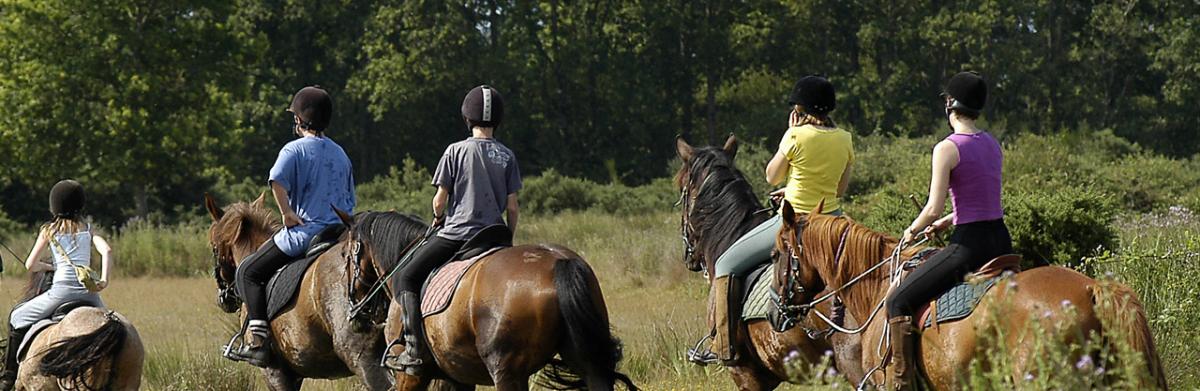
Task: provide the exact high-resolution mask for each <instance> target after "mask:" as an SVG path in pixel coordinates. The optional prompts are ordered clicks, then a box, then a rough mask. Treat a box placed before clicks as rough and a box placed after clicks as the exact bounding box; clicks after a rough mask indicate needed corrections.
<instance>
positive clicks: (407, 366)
mask: <svg viewBox="0 0 1200 391" xmlns="http://www.w3.org/2000/svg"><path fill="white" fill-rule="evenodd" d="M383 365H384V366H386V367H388V368H391V369H395V370H397V371H404V373H407V374H408V375H409V376H421V375H423V374H425V362H424V361H422V360H421V359H419V358H416V357H413V356H410V355H409V354H408V350H407V349H405V351H404V352H401V353H400V354H399V355H396V356H388V357H386V358H385V359H384V360H383Z"/></svg>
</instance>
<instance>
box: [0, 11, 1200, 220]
mask: <svg viewBox="0 0 1200 391" xmlns="http://www.w3.org/2000/svg"><path fill="white" fill-rule="evenodd" d="M1197 15H1200V3H1196V2H1178V1H1164V0H1155V1H1130V0H1127V1H1106V2H1091V1H1087V2H1058V1H1048V0H982V1H966V2H959V1H950V2H947V1H910V0H899V1H853V2H846V1H819V0H811V1H805V0H800V1H781V0H745V1H685V0H663V1H582V2H580V1H559V0H547V1H517V0H496V1H432V0H408V1H401V0H390V1H388V0H383V1H350V0H340V1H300V0H172V1H166V0H86V1H85V0H0V110H2V111H0V187H2V188H3V190H2V191H0V205H2V206H3V211H5V212H7V214H8V215H10V216H13V217H14V218H17V219H19V220H22V221H33V220H36V219H40V218H42V217H44V209H45V207H44V205H43V204H44V193H45V190H46V189H47V188H48V187H49V185H50V184H52V183H53V182H54V181H56V180H58V179H60V178H64V177H75V178H79V179H81V180H83V181H84V182H85V183H87V184H88V186H89V189H90V190H91V191H92V193H93V194H94V199H101V200H104V201H103V202H95V203H93V204H92V205H91V209H92V212H93V213H94V214H96V215H97V216H99V217H101V218H102V219H105V220H107V221H110V222H119V221H122V220H123V219H124V218H126V217H129V216H135V215H142V216H145V215H147V214H148V213H149V212H151V211H158V212H161V213H162V214H164V215H165V216H167V217H172V216H176V215H179V214H181V213H185V212H188V211H191V210H194V209H195V208H196V205H198V202H197V201H196V200H197V199H198V194H200V193H201V192H203V191H205V190H207V189H212V188H214V187H221V186H229V185H231V184H235V183H242V182H244V181H247V180H250V181H254V182H255V183H257V182H259V181H261V180H262V179H263V178H264V177H265V172H266V170H267V168H268V167H269V166H270V164H271V162H272V161H273V159H274V158H275V153H276V152H277V151H278V148H279V147H280V146H281V145H282V144H283V143H285V142H286V141H287V140H288V139H289V138H290V137H291V133H290V131H289V126H290V116H289V115H288V114H286V113H285V112H284V108H285V107H286V105H287V102H288V100H289V98H290V96H289V95H290V94H291V93H292V92H294V91H295V90H297V89H298V88H299V87H301V86H304V85H311V84H319V85H321V86H324V87H326V88H327V89H329V90H330V91H331V93H332V94H333V96H334V99H335V104H336V114H335V119H334V123H333V126H332V127H331V131H330V135H331V137H334V138H335V139H336V140H338V141H339V142H340V143H341V144H342V145H343V146H344V147H346V149H347V151H348V153H349V154H350V156H351V158H352V159H353V160H354V163H355V171H356V172H355V174H356V177H357V178H359V180H360V181H366V180H369V179H371V178H373V177H375V176H377V175H379V174H384V173H386V172H388V169H389V167H391V166H395V165H398V164H400V162H401V160H402V159H403V158H404V157H406V156H408V157H412V158H414V159H416V161H417V162H418V163H419V164H421V165H425V166H430V165H432V164H433V163H434V162H435V161H436V159H437V158H438V156H440V154H441V151H442V149H443V148H444V147H445V145H446V144H448V143H449V142H451V141H454V140H456V139H459V138H462V137H464V136H465V135H466V132H465V129H464V127H463V125H462V121H461V118H460V117H459V115H458V107H459V103H460V101H461V98H462V95H463V94H464V93H465V92H466V91H467V90H468V89H470V88H471V87H473V86H475V85H478V84H481V83H488V84H492V85H494V86H495V87H497V88H498V89H500V90H501V91H502V92H503V93H504V95H505V97H506V99H507V100H508V102H509V103H508V106H507V107H508V108H509V113H508V116H507V118H506V125H505V126H504V127H503V128H502V130H501V131H500V133H499V137H500V138H501V139H502V140H504V141H505V142H506V143H507V144H509V146H511V147H512V148H513V149H514V150H515V151H517V153H518V154H519V157H520V159H521V162H522V169H523V171H524V172H526V173H537V172H540V171H542V170H545V169H548V168H554V169H556V170H557V171H558V172H560V173H562V174H564V175H569V176H574V177H584V178H589V179H592V180H597V181H601V182H621V183H626V184H639V183H644V182H646V181H648V180H650V179H652V178H656V177H661V176H664V175H666V173H667V168H666V167H667V166H668V164H669V161H670V160H671V159H672V158H673V148H671V145H672V144H671V141H672V139H673V138H674V137H675V135H677V134H683V135H685V136H686V137H688V138H689V139H691V140H692V141H693V142H695V143H705V142H709V141H713V142H715V141H716V140H719V139H721V138H722V137H724V135H725V134H727V133H731V132H732V133H735V134H737V135H738V136H740V137H742V138H743V139H748V140H752V141H757V142H766V143H773V142H774V141H775V140H774V137H777V136H776V135H777V134H779V132H780V131H781V130H782V127H783V126H784V123H785V121H786V110H787V107H785V105H784V104H783V100H784V97H785V95H786V93H787V91H788V89H789V88H790V87H791V84H792V83H793V82H794V81H795V79H797V78H798V77H800V76H802V75H805V74H810V73H822V74H825V75H828V76H829V77H830V79H831V80H832V81H833V82H834V83H835V84H836V85H837V88H838V96H839V100H840V102H839V107H838V109H837V111H836V112H835V113H834V114H835V120H837V121H838V123H839V124H840V125H842V126H844V127H847V128H850V129H853V130H854V131H855V132H857V133H859V134H894V135H901V136H906V135H927V134H930V133H937V132H943V131H944V124H943V121H944V119H943V117H942V113H941V107H940V105H939V101H938V99H937V94H938V92H939V91H940V86H941V83H942V82H943V80H944V79H946V78H947V77H948V76H950V75H952V74H953V73H955V72H958V71H960V70H963V69H972V70H976V71H979V72H981V73H982V74H984V75H985V76H986V77H988V78H989V79H990V80H991V81H992V83H993V90H992V96H993V98H992V99H991V101H990V102H989V106H988V109H987V112H986V114H985V118H987V119H988V122H987V125H988V126H989V127H991V128H993V129H995V130H996V131H997V133H1000V134H1002V135H1005V134H1016V133H1023V132H1032V133H1042V134H1044V133H1054V132H1061V131H1093V130H1100V129H1111V130H1112V131H1113V132H1114V133H1115V134H1117V135H1119V136H1122V137H1125V138H1127V139H1130V140H1132V141H1135V142H1138V143H1140V144H1142V145H1143V146H1145V147H1148V148H1151V149H1153V150H1155V151H1158V152H1161V153H1166V154H1170V155H1174V156H1190V155H1191V154H1194V153H1196V152H1197V151H1198V150H1200V137H1197V136H1196V125H1195V124H1196V123H1200V110H1196V109H1195V107H1196V104H1195V103H1194V102H1196V101H1198V99H1200V65H1198V64H1200V17H1198V16H1197Z"/></svg>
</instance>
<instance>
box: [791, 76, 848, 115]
mask: <svg viewBox="0 0 1200 391" xmlns="http://www.w3.org/2000/svg"><path fill="white" fill-rule="evenodd" d="M787 103H788V104H789V105H800V106H804V111H806V112H808V113H809V114H814V115H825V114H827V113H829V112H830V111H833V109H834V108H836V107H837V96H836V94H835V93H834V91H833V83H830V82H829V80H828V79H826V78H825V76H821V75H808V76H805V77H802V78H800V81H797V82H796V86H795V87H792V93H791V94H790V95H788V101H787Z"/></svg>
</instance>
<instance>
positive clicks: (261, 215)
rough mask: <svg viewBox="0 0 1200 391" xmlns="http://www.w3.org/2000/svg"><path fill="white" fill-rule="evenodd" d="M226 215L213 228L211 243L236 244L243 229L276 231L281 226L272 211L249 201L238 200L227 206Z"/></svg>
mask: <svg viewBox="0 0 1200 391" xmlns="http://www.w3.org/2000/svg"><path fill="white" fill-rule="evenodd" d="M224 210H225V216H224V217H222V218H221V220H220V221H218V222H217V223H216V225H217V226H216V227H215V228H216V229H213V230H211V231H210V232H211V233H210V237H209V241H210V243H228V244H230V245H232V244H234V243H235V242H236V241H237V239H238V236H239V235H241V233H242V230H243V229H247V228H248V229H251V230H259V231H265V232H275V231H278V230H279V228H280V225H281V224H280V223H279V220H278V219H276V218H275V216H274V215H272V214H271V211H269V210H267V208H263V207H261V206H254V205H253V204H251V203H247V202H237V203H234V204H231V205H229V206H226V207H225V209H224Z"/></svg>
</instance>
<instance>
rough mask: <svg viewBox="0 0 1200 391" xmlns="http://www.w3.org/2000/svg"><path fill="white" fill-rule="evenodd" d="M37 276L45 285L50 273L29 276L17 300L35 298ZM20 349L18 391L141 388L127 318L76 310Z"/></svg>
mask: <svg viewBox="0 0 1200 391" xmlns="http://www.w3.org/2000/svg"><path fill="white" fill-rule="evenodd" d="M43 278H44V279H46V280H47V281H48V280H49V278H51V276H50V273H45V272H39V273H30V281H29V285H28V286H27V287H26V290H25V294H24V298H23V299H21V302H24V301H26V300H29V299H31V298H33V297H34V296H37V295H38V293H39V291H40V290H41V287H42V285H43V284H41V281H43ZM8 343H20V341H8ZM26 349H27V350H26V353H25V360H24V361H22V362H21V366H20V369H19V370H18V372H17V383H16V388H15V390H18V391H20V390H29V391H40V390H45V391H50V390H60V389H68V390H114V391H133V390H137V389H138V388H140V387H141V384H142V364H143V362H144V360H145V358H146V351H145V347H143V346H142V339H141V337H139V336H138V332H137V329H135V328H134V327H133V325H132V324H130V323H129V320H128V319H125V317H124V316H122V315H120V314H118V313H116V312H113V311H110V310H107V309H103V308H95V307H83V308H76V309H74V310H72V311H71V312H69V313H68V314H67V316H66V317H65V318H63V319H62V321H61V322H59V323H58V324H55V325H52V326H49V327H46V328H45V329H44V330H42V332H41V333H38V335H37V336H36V337H34V339H33V341H32V342H31V343H30V345H29V347H27V348H26Z"/></svg>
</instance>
